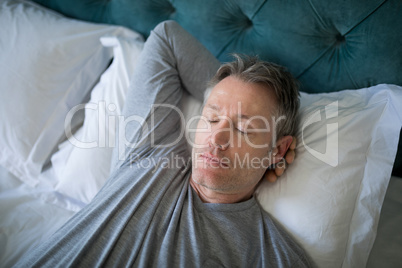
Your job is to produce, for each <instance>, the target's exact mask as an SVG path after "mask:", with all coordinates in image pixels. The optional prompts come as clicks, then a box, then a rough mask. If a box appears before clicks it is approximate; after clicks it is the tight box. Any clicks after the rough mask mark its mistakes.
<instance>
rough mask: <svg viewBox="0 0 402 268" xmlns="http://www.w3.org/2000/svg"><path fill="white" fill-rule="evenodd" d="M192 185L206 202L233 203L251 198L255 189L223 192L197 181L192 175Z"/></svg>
mask: <svg viewBox="0 0 402 268" xmlns="http://www.w3.org/2000/svg"><path fill="white" fill-rule="evenodd" d="M190 185H191V187H192V188H193V189H194V191H195V192H196V193H197V195H198V196H199V197H200V199H201V201H202V202H204V203H221V204H233V203H239V202H242V201H246V200H248V199H250V198H251V197H252V195H253V193H254V189H251V190H249V191H244V192H233V193H232V192H223V191H217V190H212V189H209V188H207V187H205V186H203V185H200V184H198V183H196V182H195V181H194V180H193V178H192V176H191V177H190Z"/></svg>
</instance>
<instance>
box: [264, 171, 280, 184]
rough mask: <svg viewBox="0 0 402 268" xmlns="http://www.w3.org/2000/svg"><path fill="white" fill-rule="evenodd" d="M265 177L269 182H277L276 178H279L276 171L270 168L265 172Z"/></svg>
mask: <svg viewBox="0 0 402 268" xmlns="http://www.w3.org/2000/svg"><path fill="white" fill-rule="evenodd" d="M265 178H266V179H267V180H268V181H269V182H276V180H277V179H278V177H277V176H276V174H275V171H273V170H272V169H270V170H268V171H267V172H266V173H265Z"/></svg>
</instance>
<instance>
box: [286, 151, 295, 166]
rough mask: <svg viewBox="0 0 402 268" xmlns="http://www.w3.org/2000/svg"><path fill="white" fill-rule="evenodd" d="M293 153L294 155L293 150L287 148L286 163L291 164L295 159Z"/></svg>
mask: <svg viewBox="0 0 402 268" xmlns="http://www.w3.org/2000/svg"><path fill="white" fill-rule="evenodd" d="M295 155H296V153H295V150H289V151H288V152H287V153H286V156H285V160H286V163H288V164H292V163H293V160H295Z"/></svg>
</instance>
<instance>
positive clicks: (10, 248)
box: [0, 166, 74, 267]
mask: <svg viewBox="0 0 402 268" xmlns="http://www.w3.org/2000/svg"><path fill="white" fill-rule="evenodd" d="M43 175H44V176H50V175H51V169H49V170H48V171H47V172H45V173H44V174H43ZM47 189H48V188H47V187H46V185H45V184H43V185H41V186H39V187H37V188H32V187H31V186H29V185H27V184H25V183H23V182H21V181H20V180H19V179H18V178H16V177H15V176H14V175H13V174H11V173H9V172H8V171H7V170H6V169H5V168H4V167H1V166H0V267H11V266H12V265H13V264H14V263H15V262H16V261H17V260H18V259H19V258H20V257H21V256H22V255H23V254H24V253H26V252H28V251H29V250H30V249H32V248H33V247H35V246H36V245H38V244H39V243H41V241H43V240H45V239H46V238H48V237H49V236H50V235H51V234H52V233H54V232H55V231H56V230H57V229H58V228H60V227H61V226H62V225H63V224H64V223H65V222H66V221H67V220H68V219H69V218H70V217H71V216H73V215H74V212H73V211H70V210H67V209H64V208H61V207H58V206H56V205H53V204H50V203H47V202H45V201H44V199H43V198H44V197H46V196H47V197H48V198H57V197H56V195H55V194H54V193H52V192H50V191H48V190H47Z"/></svg>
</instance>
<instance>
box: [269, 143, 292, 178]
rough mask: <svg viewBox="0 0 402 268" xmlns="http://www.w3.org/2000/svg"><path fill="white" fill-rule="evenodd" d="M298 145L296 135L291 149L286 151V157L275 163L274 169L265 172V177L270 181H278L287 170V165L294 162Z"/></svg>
mask: <svg viewBox="0 0 402 268" xmlns="http://www.w3.org/2000/svg"><path fill="white" fill-rule="evenodd" d="M296 145H297V141H296V137H293V139H292V143H291V144H290V146H289V150H288V151H287V152H286V155H285V158H284V159H282V160H281V161H279V162H278V163H277V164H276V165H275V169H274V170H272V169H271V170H268V171H267V172H266V173H265V178H266V179H267V180H268V181H269V182H276V181H277V179H278V177H280V176H281V175H282V174H283V172H285V169H286V166H287V165H289V164H292V163H293V161H294V160H295V157H296V152H295V149H296ZM285 161H286V162H285Z"/></svg>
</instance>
